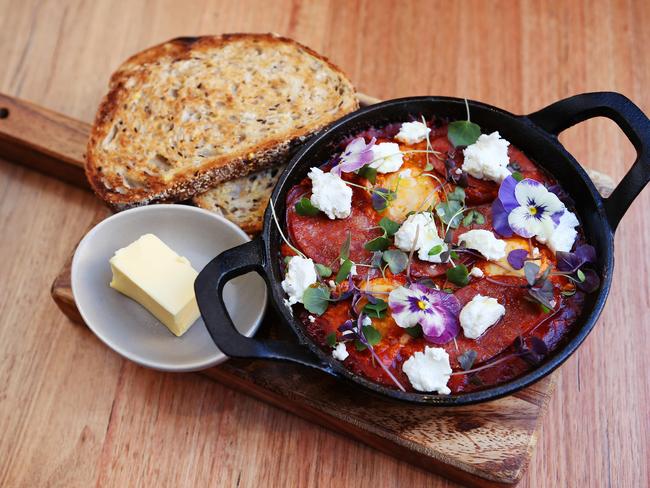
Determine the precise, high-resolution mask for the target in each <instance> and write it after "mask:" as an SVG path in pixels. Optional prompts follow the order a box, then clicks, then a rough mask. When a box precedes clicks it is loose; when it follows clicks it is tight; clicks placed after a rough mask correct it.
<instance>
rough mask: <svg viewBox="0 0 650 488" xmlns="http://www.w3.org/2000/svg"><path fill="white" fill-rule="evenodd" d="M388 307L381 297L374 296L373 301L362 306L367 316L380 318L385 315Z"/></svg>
mask: <svg viewBox="0 0 650 488" xmlns="http://www.w3.org/2000/svg"><path fill="white" fill-rule="evenodd" d="M387 308H388V303H386V302H385V301H384V300H382V299H381V298H376V299H375V303H370V302H368V303H366V305H365V306H364V307H363V310H362V311H363V313H365V314H366V315H367V316H368V317H372V318H376V319H380V318H382V317H385V316H386V309H387Z"/></svg>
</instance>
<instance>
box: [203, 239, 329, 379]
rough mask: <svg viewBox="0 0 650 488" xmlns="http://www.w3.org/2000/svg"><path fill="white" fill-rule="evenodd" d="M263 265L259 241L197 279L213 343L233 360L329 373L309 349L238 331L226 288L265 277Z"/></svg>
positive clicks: (221, 257)
mask: <svg viewBox="0 0 650 488" xmlns="http://www.w3.org/2000/svg"><path fill="white" fill-rule="evenodd" d="M263 262H264V249H263V242H262V239H261V238H259V237H258V238H255V239H253V240H252V241H250V242H247V243H246V244H242V245H240V246H237V247H233V248H232V249H228V250H227V251H224V252H222V253H221V254H219V255H218V256H217V257H216V258H214V259H213V260H212V261H210V262H209V263H208V264H207V266H206V267H205V268H203V270H201V272H200V273H199V275H198V276H197V278H196V280H195V281H194V293H195V294H196V301H197V302H198V305H199V310H200V311H201V316H202V317H203V320H204V321H205V325H206V327H207V328H208V332H209V333H210V336H211V337H212V340H213V341H214V343H215V344H216V345H217V347H218V348H219V349H220V350H221V351H222V352H223V353H224V354H226V355H227V356H230V357H237V358H264V359H279V360H287V361H292V362H295V363H299V364H303V365H305V366H311V367H314V368H318V369H321V370H326V371H329V370H328V367H327V366H326V365H324V364H322V363H321V362H320V361H318V359H317V358H316V356H315V355H314V354H312V353H311V352H310V351H309V350H308V349H307V348H306V347H303V346H301V345H299V344H294V343H291V342H283V341H275V340H259V339H254V338H250V337H245V336H243V335H241V334H240V333H239V332H238V331H237V329H236V328H235V324H233V322H232V319H231V318H230V315H229V314H228V311H227V310H226V305H225V303H224V301H223V287H224V286H225V284H226V283H227V282H228V281H230V280H231V279H233V278H235V277H237V276H240V275H242V274H245V273H248V272H249V271H256V272H257V273H259V274H260V275H261V276H262V277H265V273H264V266H263V265H262V263H263ZM265 279H266V278H265Z"/></svg>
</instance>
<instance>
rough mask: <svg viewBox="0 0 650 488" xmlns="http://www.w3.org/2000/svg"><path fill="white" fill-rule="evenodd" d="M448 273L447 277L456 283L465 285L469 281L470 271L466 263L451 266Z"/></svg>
mask: <svg viewBox="0 0 650 488" xmlns="http://www.w3.org/2000/svg"><path fill="white" fill-rule="evenodd" d="M446 274H447V279H448V280H449V281H451V282H452V283H453V284H455V285H458V286H465V285H467V284H468V283H469V273H468V272H467V266H465V265H464V264H459V265H457V266H454V267H453V268H449V269H448V270H447V272H446Z"/></svg>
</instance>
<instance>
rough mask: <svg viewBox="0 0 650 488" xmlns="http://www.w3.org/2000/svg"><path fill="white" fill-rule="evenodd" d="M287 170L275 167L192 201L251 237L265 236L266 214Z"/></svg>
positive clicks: (243, 177)
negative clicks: (263, 231) (274, 192)
mask: <svg viewBox="0 0 650 488" xmlns="http://www.w3.org/2000/svg"><path fill="white" fill-rule="evenodd" d="M284 168H285V166H284V165H281V166H274V167H271V168H267V169H264V170H262V171H257V172H255V173H251V174H250V175H248V176H242V177H241V178H235V179H234V180H230V181H225V182H223V183H221V184H219V185H217V186H216V187H214V188H213V189H212V190H210V191H207V192H205V193H201V194H200V195H196V196H195V197H194V198H193V199H192V201H193V202H194V204H196V205H198V206H199V207H201V208H204V209H206V210H210V211H211V212H214V213H216V214H219V215H221V216H223V217H225V218H227V219H228V220H230V221H231V222H234V223H235V224H237V225H238V226H239V227H241V228H242V229H243V230H244V231H245V232H246V233H248V234H250V235H255V234H259V233H260V232H262V224H263V220H264V212H265V210H266V207H267V205H268V203H269V199H270V198H271V193H273V188H275V184H276V183H277V181H278V178H279V177H280V175H281V174H282V171H284Z"/></svg>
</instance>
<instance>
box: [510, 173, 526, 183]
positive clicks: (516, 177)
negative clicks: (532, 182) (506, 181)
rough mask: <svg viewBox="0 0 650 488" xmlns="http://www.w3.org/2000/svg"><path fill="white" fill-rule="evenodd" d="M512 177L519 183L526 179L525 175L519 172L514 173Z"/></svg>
mask: <svg viewBox="0 0 650 488" xmlns="http://www.w3.org/2000/svg"><path fill="white" fill-rule="evenodd" d="M512 177H513V178H514V179H515V180H517V181H521V180H523V179H524V175H522V174H521V173H520V172H519V171H515V172H514V173H512Z"/></svg>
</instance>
